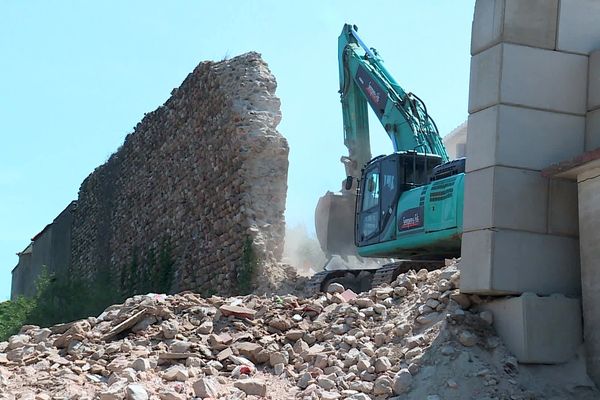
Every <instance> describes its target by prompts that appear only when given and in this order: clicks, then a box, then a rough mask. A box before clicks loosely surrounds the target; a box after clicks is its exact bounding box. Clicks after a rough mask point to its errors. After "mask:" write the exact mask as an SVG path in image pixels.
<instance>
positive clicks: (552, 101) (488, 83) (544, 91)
mask: <svg viewBox="0 0 600 400" xmlns="http://www.w3.org/2000/svg"><path fill="white" fill-rule="evenodd" d="M586 93H587V56H582V55H577V54H567V53H561V52H557V51H550V50H542V49H537V48H533V47H525V46H519V45H514V44H508V43H502V44H498V45H496V46H494V47H492V48H490V49H488V50H485V51H483V52H482V53H479V54H477V55H476V56H473V57H472V58H471V82H470V87H469V113H474V112H476V111H479V110H482V109H484V108H486V107H489V106H492V105H495V104H497V103H503V104H510V105H520V106H525V107H532V108H537V109H542V110H546V111H556V112H563V113H571V114H580V115H584V114H585V112H586V109H587V106H586Z"/></svg>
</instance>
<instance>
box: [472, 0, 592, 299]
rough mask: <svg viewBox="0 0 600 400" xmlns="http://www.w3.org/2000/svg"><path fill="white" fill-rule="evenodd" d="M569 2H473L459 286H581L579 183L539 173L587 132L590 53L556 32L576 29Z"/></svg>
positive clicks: (502, 289)
mask: <svg viewBox="0 0 600 400" xmlns="http://www.w3.org/2000/svg"><path fill="white" fill-rule="evenodd" d="M566 3H569V2H568V1H567V2H565V1H556V0H552V1H545V0H544V1H537V0H536V1H526V0H484V1H477V2H476V6H475V13H474V21H473V32H472V46H471V51H472V59H471V82H470V89H469V113H470V116H469V135H468V140H467V149H468V150H467V165H466V169H467V176H466V179H465V213H464V231H465V234H464V236H463V243H462V253H463V257H462V262H461V265H462V269H463V275H462V278H461V286H462V287H461V289H462V290H464V291H468V292H472V293H485V294H506V293H516V294H518V293H523V292H533V293H537V294H550V293H552V292H553V291H558V292H560V293H565V294H575V295H578V294H579V293H580V292H581V283H580V280H579V258H578V245H577V243H578V242H577V236H578V231H577V223H576V221H577V196H576V194H577V189H576V187H575V186H574V185H572V184H569V183H567V182H562V184H561V183H556V182H551V181H550V179H548V178H546V177H543V176H542V175H541V173H540V171H541V170H543V169H544V168H546V167H547V166H548V165H550V164H552V163H554V162H556V161H559V160H563V159H568V158H570V157H574V156H576V155H577V154H580V153H581V152H583V151H584V147H585V142H586V112H587V102H588V99H587V92H588V91H587V85H588V55H587V54H585V53H584V54H582V53H580V52H574V51H561V50H562V49H561V48H560V46H559V42H560V40H559V38H560V37H563V36H564V35H565V34H567V33H566V32H568V31H569V30H571V29H572V27H571V26H570V23H569V19H568V17H566V16H565V15H566V14H565V13H564V11H565V10H564V9H565V7H566V8H570V7H571V5H569V4H566ZM589 8H590V9H592V10H593V9H595V8H596V7H595V6H590V7H589ZM563 14H565V15H563ZM561 35H563V36H561ZM482 245H485V246H484V247H482ZM553 246H554V247H553ZM484 249H485V250H484ZM482 251H483V252H484V253H485V254H483V255H482V254H479V253H480V252H482ZM516 255H518V257H517V256H516ZM555 274H556V275H555Z"/></svg>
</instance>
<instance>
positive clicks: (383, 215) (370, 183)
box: [356, 154, 402, 246]
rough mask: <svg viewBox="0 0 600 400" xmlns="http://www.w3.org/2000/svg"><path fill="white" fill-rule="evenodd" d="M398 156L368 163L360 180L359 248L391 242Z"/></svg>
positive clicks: (395, 200)
mask: <svg viewBox="0 0 600 400" xmlns="http://www.w3.org/2000/svg"><path fill="white" fill-rule="evenodd" d="M400 177H401V174H400V173H399V158H398V155H397V154H392V155H389V156H387V157H382V158H380V159H378V160H377V161H374V162H372V163H371V164H369V165H368V166H367V168H366V170H365V172H364V175H363V179H362V181H361V190H360V196H359V198H358V204H357V211H358V215H357V226H356V242H357V245H358V246H365V245H369V244H374V243H379V242H381V241H387V240H392V239H394V238H395V237H392V236H390V235H395V232H396V231H395V229H394V228H393V227H392V225H393V224H394V222H395V219H394V215H395V210H396V204H397V202H398V195H399V190H401V183H402V182H401V179H400Z"/></svg>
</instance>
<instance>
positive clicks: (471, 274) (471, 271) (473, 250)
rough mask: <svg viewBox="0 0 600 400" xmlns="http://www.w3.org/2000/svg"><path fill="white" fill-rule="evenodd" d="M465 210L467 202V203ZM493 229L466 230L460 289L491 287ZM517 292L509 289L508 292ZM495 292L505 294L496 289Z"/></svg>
mask: <svg viewBox="0 0 600 400" xmlns="http://www.w3.org/2000/svg"><path fill="white" fill-rule="evenodd" d="M465 210H467V208H466V204H465ZM493 233H494V232H493V231H492V230H490V229H482V230H479V231H472V232H464V233H463V235H462V242H461V249H460V253H461V260H460V262H459V269H460V276H461V278H460V290H461V291H463V292H465V293H475V292H477V291H480V292H481V291H484V289H482V288H485V290H487V289H489V288H490V283H491V280H492V277H491V272H492V269H491V265H492V263H493V257H492V256H493V248H492V246H493V236H492V235H493ZM509 293H516V291H515V290H514V289H513V290H509V291H508V292H506V294H509ZM494 294H500V295H501V294H503V293H502V292H500V291H498V290H496V291H494Z"/></svg>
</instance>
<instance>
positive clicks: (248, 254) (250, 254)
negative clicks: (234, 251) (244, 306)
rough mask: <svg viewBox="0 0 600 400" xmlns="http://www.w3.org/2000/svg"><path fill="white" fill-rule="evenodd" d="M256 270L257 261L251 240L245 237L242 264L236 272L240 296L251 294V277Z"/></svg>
mask: <svg viewBox="0 0 600 400" xmlns="http://www.w3.org/2000/svg"><path fill="white" fill-rule="evenodd" d="M257 269H258V259H257V258H256V254H255V253H254V248H253V247H252V239H251V238H250V237H247V238H246V240H245V241H244V248H243V253H242V262H241V265H240V267H239V268H238V271H237V289H238V292H239V293H240V294H250V293H251V292H252V277H253V276H254V274H255V272H256V270H257Z"/></svg>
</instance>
